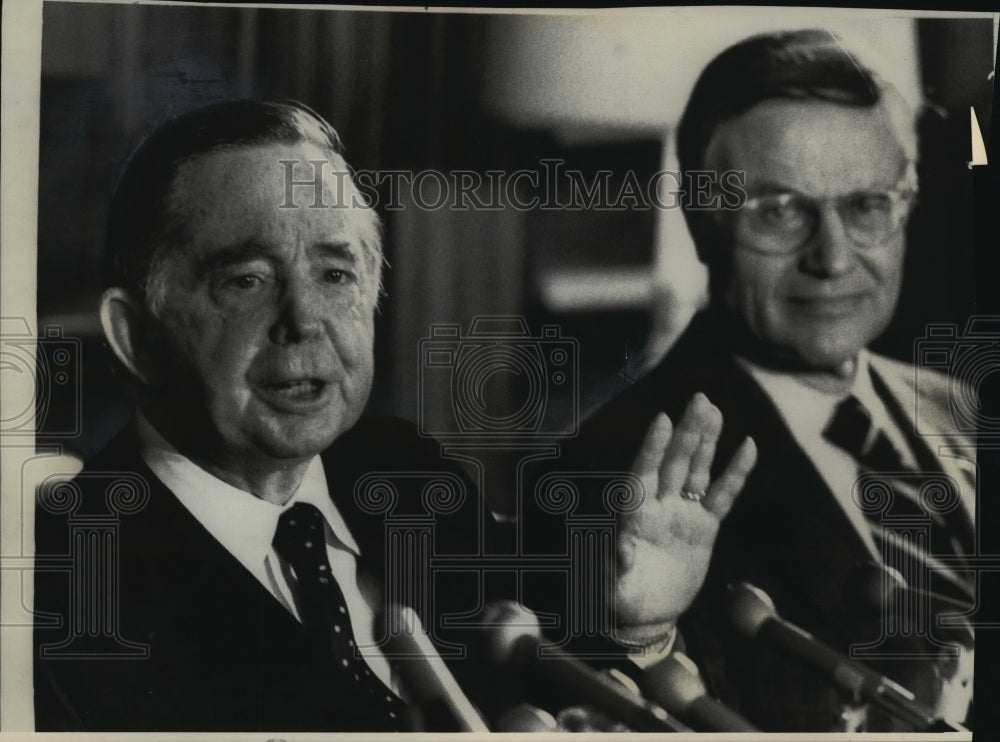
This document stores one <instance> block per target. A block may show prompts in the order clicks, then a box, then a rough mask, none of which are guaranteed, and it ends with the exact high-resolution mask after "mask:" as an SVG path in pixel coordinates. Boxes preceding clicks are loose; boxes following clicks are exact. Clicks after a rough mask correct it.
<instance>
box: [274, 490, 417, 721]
mask: <svg viewBox="0 0 1000 742" xmlns="http://www.w3.org/2000/svg"><path fill="white" fill-rule="evenodd" d="M274 548H275V550H276V551H277V552H278V554H279V555H280V556H281V558H282V559H284V560H285V561H286V562H288V564H289V565H291V567H292V569H294V570H295V576H296V579H297V580H298V597H299V602H300V604H301V609H302V622H303V624H305V626H306V628H307V630H309V632H310V633H311V634H312V635H313V637H314V638H315V639H316V641H318V642H320V643H321V644H322V645H323V646H326V647H329V649H330V650H331V652H332V655H333V661H334V663H335V664H336V666H337V667H338V668H339V669H340V670H341V671H342V672H343V673H344V675H345V676H346V677H347V678H348V681H349V682H353V683H355V684H357V686H358V690H359V691H360V692H361V693H366V694H368V695H370V696H371V697H372V701H373V702H374V703H376V704H380V705H382V706H384V708H385V713H386V716H387V719H388V722H389V726H390V727H395V728H396V731H400V729H401V728H402V727H403V725H404V719H405V708H406V707H405V704H404V703H403V702H402V701H401V700H400V699H399V697H398V696H396V695H395V694H394V693H393V692H392V691H391V690H390V689H389V688H387V687H386V686H385V684H384V683H383V682H382V681H381V680H380V679H379V678H378V676H377V675H375V674H374V673H373V672H372V671H371V668H370V667H368V663H367V662H365V659H364V657H362V655H361V653H360V652H359V651H358V648H357V645H356V643H355V641H354V632H353V631H351V619H350V616H349V614H348V612H347V603H346V601H345V600H344V594H343V592H341V590H340V586H339V585H338V584H337V580H336V579H335V578H334V577H333V574H332V572H331V571H330V561H329V559H328V558H327V555H326V538H325V534H324V522H323V515H322V513H320V511H319V509H318V508H316V506H314V505H309V504H306V503H302V502H299V503H296V504H295V505H293V506H292V507H291V508H290V509H288V510H286V511H285V512H284V513H282V515H281V518H279V520H278V529H277V531H276V532H275V534H274Z"/></svg>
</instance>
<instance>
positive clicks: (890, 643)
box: [580, 31, 975, 731]
mask: <svg viewBox="0 0 1000 742" xmlns="http://www.w3.org/2000/svg"><path fill="white" fill-rule="evenodd" d="M916 145H917V142H916V133H915V128H914V122H913V117H912V114H911V112H910V111H909V110H908V109H907V107H906V105H905V103H904V102H903V100H902V99H901V97H900V96H899V94H898V93H897V92H896V91H895V89H894V88H893V87H892V86H891V85H889V84H887V83H886V82H885V81H883V80H882V79H881V78H880V77H879V76H878V75H876V74H875V73H874V72H872V71H871V70H870V69H868V68H867V67H865V65H864V64H863V63H862V62H861V61H860V60H859V59H858V58H857V57H856V56H854V55H852V54H851V53H850V52H849V51H847V50H846V49H845V47H844V46H843V44H842V42H841V41H840V40H839V39H837V38H835V37H833V36H832V35H831V34H829V33H827V32H825V31H795V32H785V33H777V34H769V35H764V36H757V37H753V38H750V39H747V40H745V41H743V42H741V43H738V44H736V45H735V46H732V47H730V48H729V49H727V50H725V51H724V52H722V53H721V54H720V55H719V56H718V57H716V58H715V59H714V60H713V61H712V62H711V63H710V64H709V65H708V67H707V68H706V69H705V70H704V71H703V72H702V74H701V76H700V78H699V80H698V82H697V83H696V85H695V87H694V90H693V92H692V94H691V97H690V99H689V102H688V104H687V108H686V110H685V112H684V115H683V117H682V119H681V122H680V125H679V128H678V131H677V147H678V157H679V161H680V164H681V168H682V170H683V171H685V172H688V173H690V172H692V171H715V172H716V174H717V175H718V174H723V173H725V174H727V175H726V176H725V177H727V178H729V177H732V174H733V173H738V174H740V177H742V178H745V181H744V186H745V193H746V200H745V203H741V204H731V205H730V207H731V208H728V209H726V208H723V207H722V206H723V205H724V202H723V201H721V200H720V201H719V203H720V208H717V209H703V210H694V209H690V210H688V211H687V212H686V217H687V220H688V225H689V227H690V230H691V233H692V236H693V238H694V241H695V245H696V248H697V250H698V253H699V256H700V258H701V259H702V261H703V262H704V263H705V264H706V265H707V266H708V270H709V286H710V292H711V298H710V302H709V307H708V309H707V310H706V311H704V312H703V313H701V314H700V315H699V316H696V317H695V319H694V320H693V321H692V323H691V325H690V327H689V328H688V329H687V331H686V332H685V333H684V335H683V336H682V337H681V338H680V339H679V340H678V342H677V343H676V345H675V346H674V347H673V348H672V349H671V350H670V352H669V353H668V354H667V356H666V357H665V359H664V360H663V361H662V362H661V363H660V364H659V366H658V367H656V368H655V369H654V370H652V371H651V372H650V373H649V374H648V375H647V376H645V377H644V378H642V379H641V380H640V381H638V382H637V383H636V384H634V385H633V386H632V387H631V388H629V389H628V390H626V391H625V392H624V393H623V394H622V395H621V396H620V397H618V398H617V399H615V400H612V401H611V402H609V403H608V404H607V405H606V406H605V407H604V408H603V409H601V410H600V411H599V412H598V413H597V414H596V415H595V416H594V417H593V418H591V420H590V421H589V422H588V424H587V426H586V429H585V430H584V431H583V434H582V437H581V443H580V450H581V451H582V453H583V460H590V461H593V463H594V465H595V466H599V467H602V468H608V467H611V468H614V467H616V466H623V465H625V462H627V461H629V460H630V459H631V456H632V455H633V452H634V451H636V450H637V449H638V448H639V439H640V437H641V436H642V434H643V433H642V431H643V430H645V428H646V426H647V425H648V424H649V421H650V420H651V419H652V418H653V416H654V415H655V414H656V413H657V411H658V410H665V411H667V412H668V413H670V414H674V413H675V412H676V411H677V410H679V409H681V406H682V405H683V404H684V402H685V400H686V399H687V397H688V396H689V395H690V394H691V393H692V392H693V391H696V390H698V391H703V392H705V393H706V394H708V396H709V397H711V399H712V400H713V402H714V403H715V404H717V405H718V406H719V408H720V409H721V410H722V413H723V415H724V416H725V419H726V428H725V430H724V431H723V434H722V437H721V438H720V441H719V446H720V449H719V450H720V452H722V453H724V452H725V451H727V450H732V449H733V447H734V446H735V445H737V444H738V443H739V441H741V440H742V439H743V438H744V437H745V436H747V435H752V436H754V439H755V440H756V441H757V444H758V446H759V447H760V451H761V460H760V463H759V464H758V466H757V468H756V470H755V472H754V473H753V474H752V475H751V477H750V478H749V479H748V481H747V485H746V488H745V490H744V493H743V494H742V495H741V497H740V499H739V501H738V502H737V503H736V505H735V507H734V508H733V511H732V512H731V513H730V514H729V517H728V518H727V519H726V521H725V522H724V523H723V524H722V528H721V531H720V533H719V538H718V541H717V542H716V548H715V553H714V554H713V560H712V566H711V568H710V571H709V576H708V578H707V581H706V584H705V588H704V589H703V591H702V593H701V594H700V596H699V599H698V600H697V601H696V603H695V605H694V610H693V611H691V612H689V614H688V618H689V619H690V620H689V621H688V622H687V625H686V626H682V628H683V630H684V636H685V638H686V639H687V644H688V652H689V653H690V654H691V655H693V656H695V657H697V658H698V659H699V660H700V662H701V665H702V667H703V669H704V671H705V674H706V680H707V682H708V685H709V687H710V689H711V690H712V692H714V693H715V694H716V695H717V696H718V697H720V698H721V699H723V700H724V701H727V702H729V703H731V704H732V705H734V706H736V707H738V708H740V709H741V710H742V711H743V712H744V713H746V714H747V715H748V716H750V718H751V719H753V720H754V721H756V722H757V723H758V724H759V725H760V726H761V727H762V728H763V729H765V730H768V731H770V730H775V731H777V730H813V731H850V730H856V729H873V730H878V729H888V730H892V729H900V728H902V729H905V728H911V729H912V727H907V726H906V723H905V721H899V720H897V719H895V718H894V717H893V716H892V715H891V714H890V715H889V716H888V718H883V717H882V716H880V714H879V712H878V710H877V709H874V708H869V707H867V706H866V705H865V704H864V703H863V700H864V699H861V698H857V697H852V695H851V694H850V693H846V692H842V690H841V688H840V685H841V684H842V680H843V679H842V678H837V677H830V676H824V675H823V674H822V673H821V672H818V671H817V670H816V669H815V668H809V667H806V666H805V664H804V663H798V662H796V661H795V659H794V658H786V657H785V656H784V655H783V654H782V653H780V652H779V651H778V649H777V648H775V647H773V646H768V645H767V643H766V642H765V637H764V634H766V632H764V634H760V635H756V632H757V630H758V629H760V623H759V622H757V621H756V619H754V616H758V618H759V617H760V616H761V615H762V614H761V611H762V610H763V611H765V612H766V611H768V610H770V609H769V608H768V605H767V603H768V600H770V601H773V603H774V604H775V607H776V609H777V612H778V614H780V616H782V617H783V618H785V619H787V620H789V621H791V622H793V623H795V624H797V625H798V626H800V627H802V628H804V629H805V630H807V631H808V632H810V633H813V634H815V635H816V636H817V638H819V639H820V640H822V641H824V642H826V643H828V644H830V645H832V646H833V647H834V648H836V649H837V650H839V651H841V652H843V653H845V654H846V653H848V652H849V651H850V650H854V652H855V657H856V658H858V659H861V660H862V661H870V662H872V663H873V664H876V665H877V666H878V668H879V669H880V670H881V671H882V672H883V673H884V674H886V675H888V676H889V677H891V678H893V679H895V680H897V681H900V682H902V683H903V684H904V685H905V686H908V687H909V688H910V690H912V691H913V692H914V693H915V694H916V696H917V700H918V701H919V702H921V703H922V704H924V705H925V706H926V708H927V709H929V710H930V711H931V712H932V713H935V714H938V715H941V716H944V717H945V718H948V719H951V720H952V721H958V722H961V721H962V720H963V719H964V717H965V713H966V710H967V708H968V704H969V699H970V697H971V678H970V672H971V664H970V654H971V644H972V637H971V631H969V630H968V627H967V626H966V627H964V628H963V627H961V626H958V625H956V624H955V623H952V628H950V629H943V628H941V627H942V624H940V623H938V622H937V621H936V620H934V619H935V617H936V616H938V615H939V614H940V613H941V611H942V608H943V609H944V612H958V613H961V612H963V611H964V610H966V609H963V608H962V605H963V604H964V605H966V606H969V605H971V602H972V601H971V598H972V595H971V592H970V591H971V586H970V584H968V583H969V574H968V572H967V571H966V572H964V573H963V570H962V559H963V557H965V556H968V555H970V554H972V553H973V552H974V548H975V547H974V538H973V521H972V517H973V514H974V493H975V483H974V478H973V477H972V476H971V474H972V471H973V463H972V458H973V457H974V453H975V449H974V444H973V443H972V441H970V440H969V438H968V436H965V435H962V434H961V432H960V431H959V430H957V429H956V427H957V426H956V423H955V422H954V421H953V420H952V418H951V416H950V413H949V398H948V394H949V385H953V384H954V383H955V382H954V380H951V379H948V378H946V377H945V376H944V375H942V374H939V373H937V372H928V373H924V369H921V374H920V376H919V382H920V384H919V385H917V384H916V380H917V376H916V374H915V372H914V368H913V366H911V365H909V364H904V363H900V362H897V361H894V360H891V359H889V358H886V357H883V356H880V355H877V354H875V353H872V352H870V351H869V350H868V346H869V344H870V343H871V342H872V341H873V340H875V339H876V338H877V337H878V336H879V335H880V334H881V333H882V331H883V330H884V329H885V328H886V326H887V325H888V323H889V321H890V320H891V318H892V316H893V312H894V309H895V306H896V302H897V299H898V296H899V291H900V284H901V281H902V268H903V256H904V252H905V246H906V237H905V227H906V223H907V219H908V217H909V215H910V211H911V209H912V207H913V204H914V200H915V197H916V189H917V181H916V169H915V161H916V155H917V149H916ZM918 430H919V431H920V432H928V431H930V432H933V433H935V434H938V435H937V436H936V437H931V438H922V437H921V436H920V435H917V434H916V431H918ZM949 434H950V436H951V437H949V438H942V437H940V436H942V435H949ZM941 441H945V442H948V443H950V444H952V446H951V447H949V448H947V449H945V448H944V447H942V446H938V445H936V444H937V443H938V442H941ZM930 444H935V445H934V447H933V448H932V445H930ZM907 529H909V530H907ZM918 531H919V535H916V536H915V534H916V533H917V532H918ZM744 582H745V583H749V584H750V585H753V586H754V587H756V588H759V589H760V590H763V591H764V592H765V593H766V594H767V596H766V597H764V596H761V595H760V593H759V592H756V591H753V590H749V589H744V588H739V589H737V591H736V592H731V591H729V589H728V586H729V585H737V584H739V583H744ZM904 583H908V584H904ZM928 593H934V596H933V597H929V596H928ZM893 595H902V596H908V598H907V600H905V601H898V602H896V603H895V606H896V607H897V608H900V607H901V608H902V609H903V611H904V612H900V610H896V611H895V612H892V611H893V609H892V606H891V605H889V606H886V610H887V611H888V613H886V614H883V613H882V611H881V610H880V609H881V608H882V607H883V606H881V605H879V602H880V597H882V596H888V597H890V598H891V597H892V596H893ZM949 600H950V601H951V602H950V603H949V602H948V601H949ZM727 601H728V602H729V607H728V608H726V607H725V606H726V605H727ZM956 601H957V602H956ZM888 602H889V603H890V604H892V603H893V601H892V600H890V601H888ZM956 606H957V607H956ZM906 610H909V612H908V613H906V612H905V611H906ZM727 614H728V615H727ZM734 622H735V625H736V627H740V628H742V632H743V634H744V635H741V634H740V632H737V631H734V627H733V626H732V625H731V624H732V623H734ZM745 634H751V635H753V636H746V635H745ZM799 659H801V658H799ZM838 681H840V682H838Z"/></svg>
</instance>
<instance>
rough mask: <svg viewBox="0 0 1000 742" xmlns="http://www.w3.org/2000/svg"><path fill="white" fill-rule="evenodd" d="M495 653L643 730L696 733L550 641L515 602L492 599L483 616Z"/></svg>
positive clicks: (532, 618) (533, 619)
mask: <svg viewBox="0 0 1000 742" xmlns="http://www.w3.org/2000/svg"><path fill="white" fill-rule="evenodd" d="M482 623H483V629H484V630H485V631H486V632H487V635H488V638H489V647H490V653H491V655H492V657H493V659H494V660H495V661H497V662H501V663H510V664H516V665H522V666H525V667H527V666H530V667H531V669H532V671H534V672H537V673H539V674H541V675H543V676H544V677H545V678H546V679H547V680H548V681H550V682H553V683H555V684H557V685H560V686H562V687H563V688H568V689H571V690H572V691H573V693H574V695H575V696H576V698H577V700H578V701H579V702H581V703H584V704H587V705H590V706H593V707H594V708H595V709H597V710H599V711H601V712H603V713H605V714H607V715H609V716H611V717H613V718H615V719H617V720H619V721H621V722H623V723H624V724H625V725H627V726H628V727H629V728H631V729H633V730H635V731H637V732H690V731H692V730H691V729H690V728H688V727H687V726H685V725H684V724H682V723H681V722H679V721H678V720H677V719H674V718H673V717H672V716H670V714H668V713H667V712H666V711H665V710H664V709H662V708H660V707H659V706H657V705H655V704H653V703H650V702H649V701H647V700H646V699H644V698H643V697H642V696H641V695H637V694H635V693H632V692H630V691H629V690H628V689H626V688H625V687H624V686H623V685H622V684H621V683H619V682H618V681H617V680H614V679H612V678H611V677H608V676H606V675H602V674H601V673H599V672H596V671H595V670H593V669H592V668H590V667H589V666H588V665H587V664H585V663H584V662H582V661H581V660H579V659H577V658H576V657H574V656H573V655H571V654H569V653H568V652H565V651H563V650H562V649H560V648H558V647H556V646H554V645H552V644H550V643H548V642H546V641H545V640H544V639H543V638H542V631H541V628H540V627H539V625H538V618H537V617H536V616H535V614H534V613H532V612H531V611H529V610H528V609H527V608H525V607H524V606H522V605H521V604H520V603H516V602H514V601H510V600H504V601H498V602H495V603H491V604H490V605H489V606H487V608H486V612H485V614H484V616H483V622H482Z"/></svg>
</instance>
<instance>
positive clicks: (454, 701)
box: [384, 604, 490, 732]
mask: <svg viewBox="0 0 1000 742" xmlns="http://www.w3.org/2000/svg"><path fill="white" fill-rule="evenodd" d="M384 620H385V624H384V627H385V628H388V629H389V630H388V631H387V632H386V633H387V634H388V637H389V638H388V643H387V645H386V649H387V652H386V656H387V657H388V658H390V659H391V661H392V663H393V669H394V670H395V671H396V672H398V673H399V678H400V681H401V683H402V686H403V688H405V689H406V697H407V699H408V700H411V701H412V702H413V704H414V705H415V706H417V707H418V708H419V709H420V711H421V712H422V716H423V719H424V722H425V725H427V726H433V727H435V728H433V729H427V730H424V731H449V732H450V731H456V732H488V731H490V730H489V727H488V726H486V722H485V721H483V718H482V717H481V716H480V715H479V712H478V711H476V708H475V706H473V705H472V703H471V701H469V699H468V698H466V697H465V694H464V693H463V692H462V689H461V688H460V687H459V685H458V681H456V680H455V677H454V676H453V675H452V674H451V672H450V671H449V670H448V668H447V667H446V666H445V664H444V660H443V659H441V655H439V654H438V652H437V650H436V649H435V648H434V645H433V644H432V643H431V640H430V638H429V637H428V636H427V634H426V633H424V628H423V626H422V625H421V623H420V619H419V618H418V617H417V614H416V613H415V612H414V610H413V609H412V608H410V607H408V606H401V605H398V604H393V605H391V606H389V609H388V611H387V612H386V616H385V618H384ZM437 727H441V728H437Z"/></svg>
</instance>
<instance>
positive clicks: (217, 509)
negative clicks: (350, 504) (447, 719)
mask: <svg viewBox="0 0 1000 742" xmlns="http://www.w3.org/2000/svg"><path fill="white" fill-rule="evenodd" d="M136 428H137V430H138V434H139V441H140V453H141V455H142V458H143V461H145V462H146V465H147V466H149V468H150V469H152V471H153V473H154V474H155V475H156V477H157V478H158V479H159V480H160V481H161V482H162V483H163V484H164V485H165V486H166V487H167V489H169V490H170V491H171V492H172V493H173V494H174V496H175V497H176V498H177V499H178V500H180V502H181V504H182V505H184V507H185V508H187V509H188V510H189V511H190V512H191V514H192V515H193V516H194V517H195V518H196V519H197V520H198V522H199V523H201V524H202V525H203V526H204V527H205V529H206V530H207V531H208V532H209V533H210V534H211V535H212V536H213V537H214V538H215V539H216V540H217V541H218V542H219V543H220V544H222V546H224V547H225V548H226V550H227V551H228V552H229V553H230V554H232V555H233V556H234V557H235V558H236V559H237V560H238V561H239V562H240V564H242V565H243V566H244V567H246V568H247V570H248V571H249V572H250V574H252V575H253V576H254V577H255V578H257V580H258V581H259V582H260V584H261V585H263V586H264V587H265V588H267V590H268V591H269V592H270V593H271V594H272V595H273V596H274V597H275V599H276V600H278V602H280V603H281V604H282V605H283V606H284V607H285V608H286V609H287V610H288V611H289V612H290V613H291V614H292V615H293V616H295V618H296V619H298V620H299V621H301V620H302V619H301V614H300V611H299V608H298V606H297V598H296V594H295V590H294V587H293V586H294V585H295V574H294V572H293V571H292V569H291V568H290V567H289V566H288V565H287V564H286V563H285V562H284V560H282V559H281V558H280V557H279V556H278V553H277V552H276V551H275V549H274V547H273V546H272V543H271V542H272V540H273V539H274V533H275V530H276V529H277V527H278V519H279V518H280V517H281V514H282V513H283V512H284V511H285V510H287V509H289V508H291V507H292V505H294V504H295V503H297V502H303V503H308V504H310V505H315V506H316V507H317V508H319V511H320V513H322V514H323V520H324V521H325V524H326V528H325V529H324V530H325V532H326V552H327V556H328V557H329V560H330V569H331V571H332V572H333V575H334V577H335V578H336V580H337V583H338V584H339V585H340V589H341V591H342V592H343V593H344V600H345V602H346V604H347V610H348V614H349V615H350V618H351V628H352V630H353V632H354V638H355V641H356V642H357V644H358V647H359V648H361V652H362V654H363V655H364V657H365V660H366V661H367V662H368V665H369V666H370V667H371V670H372V672H373V673H375V675H377V676H378V677H379V679H380V680H381V681H382V682H383V683H385V684H386V685H387V686H388V687H390V688H392V689H393V690H395V691H397V692H398V691H399V688H398V687H397V686H396V685H394V683H393V681H394V678H393V674H392V671H391V669H390V667H389V662H388V660H386V658H385V656H384V655H383V654H382V652H381V651H380V650H379V648H378V647H377V646H376V644H375V638H374V623H375V611H374V606H375V605H377V601H378V586H377V585H371V584H368V583H367V582H366V581H364V580H362V581H360V582H359V579H358V561H357V560H358V557H360V556H361V549H360V547H359V546H358V544H357V542H356V541H355V540H354V537H353V536H351V532H350V530H349V529H348V527H347V523H345V522H344V519H343V517H342V516H341V514H340V512H339V511H338V510H337V507H336V506H335V505H334V504H333V500H332V499H331V498H330V491H329V488H328V486H327V482H326V475H325V473H324V472H323V463H322V461H321V460H320V457H319V456H316V457H314V458H313V460H312V461H311V462H309V467H308V469H307V470H306V473H305V475H304V476H303V477H302V482H301V484H300V485H299V488H298V490H297V491H296V492H295V494H294V495H293V496H292V497H291V499H289V500H288V502H286V503H285V504H284V505H275V504H274V503H270V502H267V501H266V500H262V499H260V498H259V497H256V496H254V495H252V494H250V493H249V492H244V491H243V490H240V489H237V488H236V487H233V486H232V485H230V484H227V483H226V482H223V481H222V480H221V479H219V478H218V477H215V476H213V475H212V474H210V473H208V472H207V471H205V470H204V469H202V468H201V467H200V466H198V465H197V464H195V463H194V462H193V461H191V460H190V459H188V458H187V457H185V456H184V455H182V454H181V453H180V452H178V451H177V449H175V448H174V447H173V446H172V445H171V444H170V443H169V442H168V441H167V440H166V439H165V438H164V437H163V436H162V435H160V433H159V432H158V431H157V430H156V429H155V428H154V427H153V426H152V425H151V424H150V423H149V421H148V420H146V419H145V418H144V417H143V416H142V415H141V414H139V415H137V416H136Z"/></svg>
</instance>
